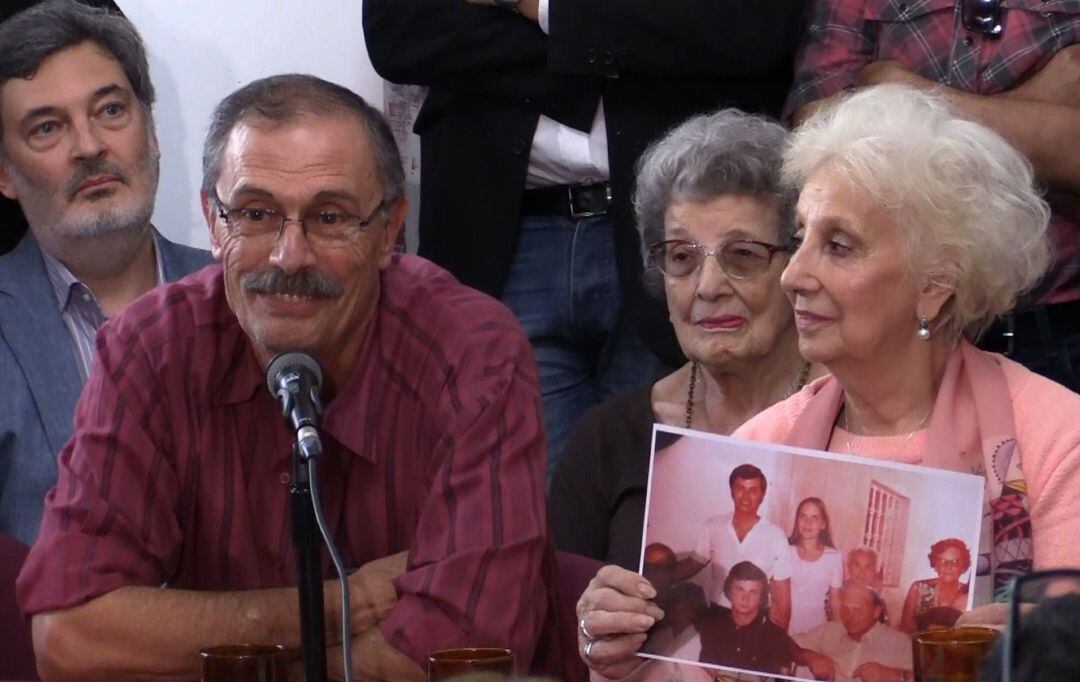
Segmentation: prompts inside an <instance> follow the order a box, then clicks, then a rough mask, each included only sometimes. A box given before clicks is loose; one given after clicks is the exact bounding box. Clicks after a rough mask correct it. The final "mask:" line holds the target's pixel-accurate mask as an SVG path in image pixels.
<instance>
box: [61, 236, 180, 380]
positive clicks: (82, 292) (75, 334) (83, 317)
mask: <svg viewBox="0 0 1080 682" xmlns="http://www.w3.org/2000/svg"><path fill="white" fill-rule="evenodd" d="M41 256H42V260H44V261H45V272H46V274H48V276H49V282H50V283H52V287H53V292H54V293H55V294H56V301H57V305H59V306H60V317H61V318H62V319H63V320H64V325H65V326H67V329H68V332H69V333H70V334H71V345H72V348H73V349H74V350H75V362H76V364H77V365H78V366H79V374H80V375H82V380H83V381H84V382H85V381H86V377H88V376H90V368H91V367H93V365H94V338H95V337H96V336H97V331H98V329H99V328H100V327H101V325H103V324H105V319H106V318H105V313H103V312H102V311H101V306H100V305H99V304H98V301H97V298H95V297H94V292H92V291H90V287H88V286H86V285H85V284H83V283H82V282H81V281H80V280H79V278H78V277H76V276H75V275H74V274H72V272H71V270H68V269H67V266H66V265H64V264H63V263H61V262H60V261H59V260H58V259H57V258H56V257H55V256H53V255H52V254H50V253H48V252H46V251H45V250H44V249H43V250H42V251H41ZM154 258H155V261H156V263H157V273H156V280H155V282H154V284H155V285H156V284H161V283H162V282H164V281H165V268H164V266H163V265H162V262H161V249H160V248H158V243H157V236H154Z"/></svg>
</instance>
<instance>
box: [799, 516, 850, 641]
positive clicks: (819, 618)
mask: <svg viewBox="0 0 1080 682" xmlns="http://www.w3.org/2000/svg"><path fill="white" fill-rule="evenodd" d="M788 544H789V545H790V550H791V621H790V623H789V624H788V634H792V635H796V634H799V633H801V632H807V631H809V630H813V629H814V628H816V627H817V626H819V625H821V624H822V623H824V622H825V621H826V620H827V616H826V606H827V604H828V600H829V597H830V594H831V593H832V591H834V590H838V589H840V586H841V585H843V584H844V557H843V555H842V554H841V553H840V552H839V551H838V550H837V549H836V546H835V545H834V544H833V540H832V534H831V533H830V532H829V512H828V511H827V510H826V509H825V503H824V502H823V501H821V499H820V498H817V497H808V498H806V499H805V500H803V501H802V502H800V503H799V506H798V507H796V508H795V524H794V527H793V528H792V529H791V535H790V536H788Z"/></svg>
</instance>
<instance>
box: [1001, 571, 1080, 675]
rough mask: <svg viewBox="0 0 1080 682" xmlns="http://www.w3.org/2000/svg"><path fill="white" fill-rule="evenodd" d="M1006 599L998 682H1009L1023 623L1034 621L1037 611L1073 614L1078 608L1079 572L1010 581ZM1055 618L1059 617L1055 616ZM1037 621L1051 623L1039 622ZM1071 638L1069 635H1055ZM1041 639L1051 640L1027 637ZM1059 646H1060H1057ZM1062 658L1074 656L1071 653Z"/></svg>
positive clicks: (1040, 573)
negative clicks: (1044, 610) (1056, 611)
mask: <svg viewBox="0 0 1080 682" xmlns="http://www.w3.org/2000/svg"><path fill="white" fill-rule="evenodd" d="M1010 589H1011V593H1010V595H1009V620H1008V623H1007V624H1006V628H1005V635H1004V641H1003V642H1002V649H1001V682H1012V680H1013V679H1014V676H1013V669H1014V668H1015V667H1016V662H1017V641H1018V640H1019V638H1020V630H1021V629H1022V628H1023V627H1024V625H1023V623H1024V621H1025V620H1026V619H1028V618H1029V617H1030V618H1032V619H1034V618H1035V615H1034V614H1035V613H1036V612H1037V611H1042V610H1043V609H1051V610H1064V611H1065V612H1074V611H1075V609H1076V608H1078V607H1080V569H1070V568H1061V569H1054V570H1049V571H1035V572H1033V573H1028V574H1027V575H1022V576H1020V577H1018V578H1017V579H1016V580H1014V581H1013V584H1012V586H1011V588H1010ZM1057 615H1058V617H1059V618H1060V616H1061V615H1062V614H1060V613H1059V614H1057ZM1040 620H1051V619H1050V618H1043V619H1040ZM1059 634H1061V635H1071V634H1072V633H1059ZM1032 636H1036V637H1038V636H1041V637H1042V639H1044V640H1045V639H1047V638H1048V637H1053V635H1048V634H1047V633H1034V634H1033V635H1029V636H1028V639H1031V637H1032ZM1058 644H1061V642H1058ZM1062 653H1063V654H1068V655H1074V654H1073V653H1072V652H1062Z"/></svg>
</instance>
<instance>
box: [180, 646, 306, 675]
mask: <svg viewBox="0 0 1080 682" xmlns="http://www.w3.org/2000/svg"><path fill="white" fill-rule="evenodd" d="M288 654H289V652H288V650H287V649H286V648H285V647H284V646H282V645H280V644H224V645H221V646H212V647H207V648H205V649H203V650H201V651H200V652H199V656H200V658H202V682H288V679H289V655H288Z"/></svg>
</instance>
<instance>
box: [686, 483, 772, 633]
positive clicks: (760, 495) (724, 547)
mask: <svg viewBox="0 0 1080 682" xmlns="http://www.w3.org/2000/svg"><path fill="white" fill-rule="evenodd" d="M728 484H729V485H730V487H731V499H732V502H733V503H734V505H735V510H734V511H733V512H732V513H729V514H718V515H716V516H712V517H710V518H709V519H707V520H706V521H705V526H704V528H703V529H702V532H701V536H700V539H699V540H698V544H697V546H696V547H695V548H694V551H693V552H692V553H691V555H690V556H689V557H687V558H686V559H683V560H682V561H681V562H680V564H679V570H678V572H677V579H679V580H685V579H686V578H689V577H690V576H693V575H695V574H697V573H698V572H699V571H700V570H701V569H702V568H705V567H706V566H708V567H709V571H710V572H709V576H708V581H707V585H706V589H705V592H706V595H707V596H708V598H709V601H711V602H713V603H716V604H719V605H720V606H724V607H729V608H730V606H731V603H730V602H729V601H728V598H727V597H726V596H725V595H724V591H723V586H724V580H725V579H726V578H727V573H728V571H729V570H730V569H731V567H732V566H734V565H735V564H737V563H739V562H742V561H749V562H751V563H753V564H754V565H755V566H757V567H758V568H760V569H761V570H762V571H764V572H765V575H766V576H767V577H768V578H769V601H770V604H771V606H770V608H769V618H770V619H771V620H772V621H773V622H774V623H776V624H777V625H779V626H780V627H781V628H782V629H784V630H787V626H788V620H789V619H790V618H791V556H790V552H789V551H788V541H787V536H786V535H784V532H783V531H782V530H780V528H779V527H777V526H776V525H775V524H773V523H771V522H769V521H768V520H766V519H763V518H762V517H761V516H760V515H759V514H758V509H759V508H760V507H761V503H762V501H763V500H764V499H765V492H766V490H767V489H768V481H767V480H766V479H765V474H764V473H762V471H761V469H758V468H757V467H756V466H754V465H752V464H740V465H739V466H737V467H735V469H733V470H732V472H731V475H730V476H729V477H728Z"/></svg>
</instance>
